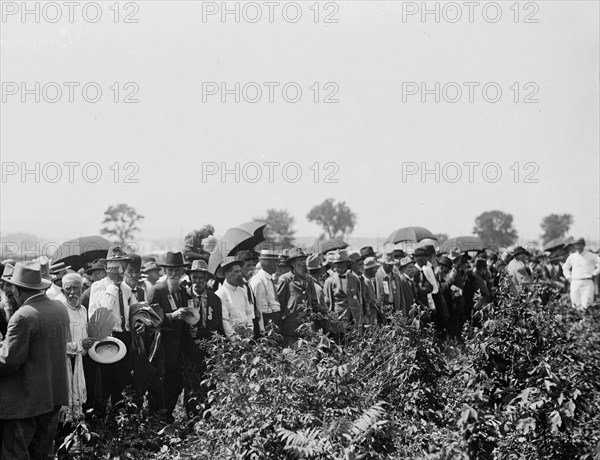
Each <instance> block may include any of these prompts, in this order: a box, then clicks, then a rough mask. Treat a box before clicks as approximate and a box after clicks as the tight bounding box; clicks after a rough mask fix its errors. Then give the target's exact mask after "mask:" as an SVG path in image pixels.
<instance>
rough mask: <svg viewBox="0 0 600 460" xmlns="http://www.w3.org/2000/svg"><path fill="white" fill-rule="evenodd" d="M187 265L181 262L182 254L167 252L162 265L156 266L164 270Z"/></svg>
mask: <svg viewBox="0 0 600 460" xmlns="http://www.w3.org/2000/svg"><path fill="white" fill-rule="evenodd" d="M188 265H189V264H188V263H186V262H185V261H184V260H183V254H182V253H181V252H167V257H166V258H165V263H164V264H158V266H159V267H164V268H180V267H187V266H188Z"/></svg>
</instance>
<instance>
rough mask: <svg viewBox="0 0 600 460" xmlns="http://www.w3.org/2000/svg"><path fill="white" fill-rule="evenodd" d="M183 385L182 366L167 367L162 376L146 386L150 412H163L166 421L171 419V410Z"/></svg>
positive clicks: (173, 408)
mask: <svg viewBox="0 0 600 460" xmlns="http://www.w3.org/2000/svg"><path fill="white" fill-rule="evenodd" d="M183 386H184V385H183V368H182V367H181V366H177V367H167V368H166V369H165V375H164V377H162V378H158V379H156V380H155V381H153V382H152V384H151V385H150V387H149V388H148V404H149V408H150V413H152V414H156V413H158V412H163V413H164V416H165V418H166V420H167V421H173V411H174V410H175V406H176V405H177V400H178V399H179V395H180V394H181V392H182V391H183Z"/></svg>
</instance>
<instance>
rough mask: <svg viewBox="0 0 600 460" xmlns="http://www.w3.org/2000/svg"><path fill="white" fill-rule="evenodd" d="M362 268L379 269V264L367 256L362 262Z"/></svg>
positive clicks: (373, 258)
mask: <svg viewBox="0 0 600 460" xmlns="http://www.w3.org/2000/svg"><path fill="white" fill-rule="evenodd" d="M363 267H364V269H365V270H368V269H369V268H379V267H380V264H379V262H377V259H375V257H373V256H369V257H367V258H366V259H365V260H364V262H363Z"/></svg>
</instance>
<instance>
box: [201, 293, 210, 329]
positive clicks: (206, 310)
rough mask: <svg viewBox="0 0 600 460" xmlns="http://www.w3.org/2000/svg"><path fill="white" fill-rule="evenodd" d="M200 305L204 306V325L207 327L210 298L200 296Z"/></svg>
mask: <svg viewBox="0 0 600 460" xmlns="http://www.w3.org/2000/svg"><path fill="white" fill-rule="evenodd" d="M200 306H201V308H202V327H204V328H206V320H207V316H208V299H207V298H205V297H204V296H200Z"/></svg>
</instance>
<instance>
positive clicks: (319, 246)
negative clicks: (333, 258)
mask: <svg viewBox="0 0 600 460" xmlns="http://www.w3.org/2000/svg"><path fill="white" fill-rule="evenodd" d="M347 247H348V243H346V242H345V241H343V240H342V239H341V238H331V239H329V240H324V241H317V242H315V244H313V245H312V246H310V247H308V248H306V252H307V253H310V254H327V253H328V252H329V251H337V250H338V249H345V248H347Z"/></svg>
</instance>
